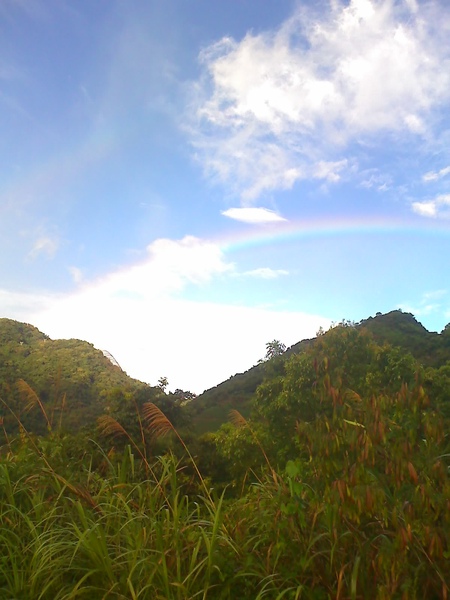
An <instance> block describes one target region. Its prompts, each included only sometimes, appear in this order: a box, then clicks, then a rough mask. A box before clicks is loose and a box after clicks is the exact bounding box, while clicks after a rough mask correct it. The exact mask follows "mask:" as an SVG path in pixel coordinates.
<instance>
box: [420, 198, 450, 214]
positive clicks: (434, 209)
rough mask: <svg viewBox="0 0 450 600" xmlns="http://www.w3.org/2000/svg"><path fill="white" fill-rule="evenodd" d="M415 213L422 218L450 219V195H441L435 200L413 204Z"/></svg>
mask: <svg viewBox="0 0 450 600" xmlns="http://www.w3.org/2000/svg"><path fill="white" fill-rule="evenodd" d="M411 206H412V209H413V212H415V213H417V214H418V215H421V216H422V217H432V218H436V217H444V218H448V217H450V209H449V208H448V207H450V194H441V195H439V196H437V197H436V198H434V199H433V200H423V201H422V202H419V201H417V202H413V203H412V205H411Z"/></svg>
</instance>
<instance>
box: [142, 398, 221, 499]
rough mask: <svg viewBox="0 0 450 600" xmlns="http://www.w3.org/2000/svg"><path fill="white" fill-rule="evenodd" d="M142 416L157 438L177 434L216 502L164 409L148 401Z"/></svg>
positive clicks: (199, 476) (207, 492) (208, 494)
mask: <svg viewBox="0 0 450 600" xmlns="http://www.w3.org/2000/svg"><path fill="white" fill-rule="evenodd" d="M142 418H143V421H144V422H145V423H146V425H147V428H148V430H149V431H150V433H151V434H152V435H153V437H154V438H155V439H159V438H163V437H165V436H167V435H169V434H170V433H174V434H175V436H176V437H177V438H178V440H179V442H180V444H181V445H182V446H183V448H184V450H185V452H186V454H187V455H188V456H189V458H190V460H191V462H192V465H193V467H194V469H195V471H196V473H197V475H198V478H199V480H200V482H201V484H202V486H203V489H204V490H205V492H206V495H207V496H208V499H209V500H210V501H211V502H212V503H213V504H214V502H213V500H212V498H211V495H210V492H209V490H208V488H207V487H206V484H205V480H204V479H203V477H202V474H201V473H200V471H199V470H198V467H197V464H196V462H195V460H194V457H193V456H192V454H191V453H190V451H189V448H188V447H187V446H186V444H185V443H184V440H183V439H182V437H181V436H180V434H179V433H178V431H177V430H176V429H175V427H174V426H173V425H172V423H171V422H170V421H169V419H168V418H167V417H166V415H165V414H164V413H163V411H162V410H161V409H160V408H159V407H158V406H156V404H153V402H146V403H145V404H144V405H143V406H142Z"/></svg>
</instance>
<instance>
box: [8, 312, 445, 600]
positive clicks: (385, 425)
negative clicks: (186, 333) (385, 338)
mask: <svg viewBox="0 0 450 600" xmlns="http://www.w3.org/2000/svg"><path fill="white" fill-rule="evenodd" d="M368 329H369V328H363V327H359V326H358V327H356V326H354V325H352V324H350V323H342V324H340V325H339V326H337V327H334V328H332V329H331V330H330V331H329V332H327V333H324V332H321V334H320V335H319V336H318V337H317V339H316V340H315V341H314V343H308V344H305V345H304V346H303V349H302V351H301V352H298V353H295V352H291V353H289V354H288V353H286V354H287V356H285V354H284V353H276V354H275V355H274V357H273V358H272V359H271V360H269V361H268V362H266V363H265V364H264V365H261V367H263V372H264V381H263V382H262V384H260V385H259V387H258V388H257V391H256V394H255V395H254V397H253V400H252V401H251V403H250V406H249V410H248V412H247V414H246V415H242V414H241V413H240V412H238V411H237V410H236V409H234V410H233V411H232V414H231V419H230V422H229V423H227V424H225V425H223V426H222V427H221V428H220V429H219V430H218V431H216V432H209V433H207V434H204V435H202V436H198V435H194V434H193V433H192V432H190V430H189V427H188V425H189V423H188V421H189V419H190V418H192V415H194V417H195V409H194V410H192V406H193V405H194V407H195V403H196V402H197V400H196V399H195V398H192V395H190V394H189V393H186V392H182V391H181V390H177V393H176V394H164V392H163V390H162V389H159V391H158V390H154V397H149V396H146V395H145V394H143V393H142V390H140V389H139V387H137V388H135V389H132V388H130V387H129V386H128V387H124V388H121V387H120V386H116V387H114V388H111V391H110V392H109V396H108V404H106V405H105V406H104V408H105V411H104V413H103V414H102V415H101V416H99V418H98V419H97V420H96V422H95V424H96V427H95V428H94V427H92V428H91V430H90V431H88V430H85V431H79V432H69V431H67V429H65V428H64V425H63V420H64V416H65V415H64V414H63V415H62V417H63V419H62V422H59V421H58V422H55V423H54V424H53V426H52V427H50V428H49V431H48V432H47V434H46V435H45V436H37V435H35V433H32V432H31V431H29V429H28V428H27V426H26V424H25V423H24V422H23V421H22V420H21V418H20V415H21V412H20V411H16V410H13V413H14V415H15V417H14V416H13V415H12V413H11V412H10V413H9V414H10V419H14V418H16V421H17V423H16V425H17V427H16V428H14V427H10V426H9V423H6V421H5V420H3V421H2V423H3V425H4V431H3V445H2V447H1V452H0V516H1V518H0V538H1V543H0V597H1V598H3V597H4V598H15V599H21V598H22V599H27V600H34V599H36V600H38V599H39V600H47V599H48V600H50V599H51V600H54V599H57V600H69V599H75V598H86V599H92V600H97V599H98V600H100V599H109V598H110V599H115V600H116V599H130V598H131V599H133V600H137V599H140V600H145V599H153V598H156V599H158V598H159V599H163V598H164V599H180V600H181V599H183V600H186V599H190V598H192V599H194V598H203V599H206V598H211V599H215V598H217V599H219V598H223V599H226V598H229V599H235V598H239V599H243V600H246V599H248V600H250V599H251V600H253V599H261V600H262V599H264V598H266V599H273V600H278V599H280V600H281V599H282V598H285V599H294V598H305V599H321V598H324V599H326V598H340V599H344V598H352V599H363V598H364V599H365V598H374V599H380V600H381V599H383V600H384V599H386V600H387V599H391V598H399V599H416V598H431V599H433V598H436V599H437V598H447V597H448V593H449V582H450V560H449V559H450V442H449V436H448V430H449V418H448V415H449V412H450V411H449V403H450V398H449V393H450V363H448V362H446V361H445V360H443V359H442V356H444V354H445V352H444V351H442V353H441V359H440V360H439V361H435V362H432V361H429V362H426V363H424V362H423V361H421V360H418V357H417V356H415V355H414V354H412V353H409V352H407V351H406V350H405V347H401V346H400V345H397V346H392V345H388V344H385V343H384V342H381V343H380V338H379V337H378V338H376V337H375V336H374V335H373V333H371V332H370V331H369V330H368ZM36 331H37V330H35V331H31V334H33V335H35V334H36ZM28 333H29V332H28ZM444 338H445V336H444V335H443V334H441V336H439V337H438V338H437V339H438V340H439V347H440V348H441V350H442V348H444V350H445V344H444V343H443V341H445V339H444ZM433 360H434V359H433ZM9 385H16V387H17V388H18V390H19V391H20V390H22V394H25V392H26V394H25V396H26V397H25V396H24V397H22V396H20V395H19V396H18V398H17V399H14V401H17V402H22V403H28V404H30V403H31V405H32V411H33V412H36V413H37V414H40V415H41V417H42V418H43V420H44V422H45V421H46V419H45V417H44V416H43V415H44V414H47V412H49V411H47V408H48V406H51V405H49V404H48V403H47V402H44V401H41V399H40V396H39V394H38V393H36V391H35V390H34V389H33V388H32V387H31V385H29V383H28V382H26V381H24V380H23V382H22V383H21V384H19V385H17V382H15V383H14V382H12V381H10V384H9ZM27 386H28V387H27ZM4 389H5V390H7V386H5V388H4ZM33 394H34V396H33ZM2 402H3V406H4V407H5V411H7V410H9V408H11V407H9V405H8V396H6V397H3V398H2ZM7 407H8V408H7ZM161 408H162V409H163V411H165V412H166V414H164V412H163V411H162V410H161ZM22 412H23V411H22ZM47 417H48V415H47Z"/></svg>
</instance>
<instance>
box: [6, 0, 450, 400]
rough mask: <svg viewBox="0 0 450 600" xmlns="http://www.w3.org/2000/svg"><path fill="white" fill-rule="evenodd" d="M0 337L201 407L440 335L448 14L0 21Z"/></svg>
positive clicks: (112, 9)
mask: <svg viewBox="0 0 450 600" xmlns="http://www.w3.org/2000/svg"><path fill="white" fill-rule="evenodd" d="M0 27H1V31H0V50H1V52H0V85H1V90H0V105H1V111H0V123H1V132H2V134H1V144H0V175H1V176H0V244H1V246H0V249H1V252H0V257H1V258H0V317H8V318H12V319H16V320H19V321H25V322H29V323H31V324H33V325H35V326H36V327H38V328H39V329H40V330H41V331H43V332H44V333H46V334H48V335H49V336H50V337H52V338H78V339H83V340H86V341H88V342H91V343H92V344H94V346H95V347H97V348H99V349H104V350H108V351H109V352H110V353H111V354H112V355H113V356H114V357H115V358H116V359H117V361H118V362H119V363H120V365H121V366H122V368H123V369H124V370H125V371H126V372H127V373H128V374H129V375H131V376H132V377H136V378H138V379H140V380H142V381H146V382H148V383H151V384H153V385H155V384H156V383H157V381H158V379H159V378H160V377H163V376H165V377H167V378H168V380H169V384H170V385H169V387H170V389H175V388H182V389H184V390H191V391H193V392H196V393H200V392H202V391H203V390H204V389H206V388H209V387H212V386H214V385H216V384H218V383H220V382H221V381H223V380H225V379H227V378H228V377H230V376H232V375H234V374H235V373H236V372H240V371H244V370H246V369H248V368H250V367H251V366H252V365H254V364H256V363H257V361H258V360H259V359H260V358H262V357H263V356H264V354H265V343H266V342H268V341H270V340H273V339H279V340H281V341H282V342H283V343H284V344H286V345H287V346H290V345H292V344H294V343H296V342H298V341H299V340H301V339H304V338H308V337H313V336H315V334H316V332H317V330H318V329H319V328H320V327H323V328H325V329H327V328H328V326H329V325H330V324H331V323H332V322H333V321H340V320H341V319H349V320H354V321H359V320H361V319H364V318H367V317H369V316H371V315H372V316H373V315H375V313H376V312H378V311H380V312H387V311H390V310H393V309H396V308H401V309H402V310H404V311H407V312H412V313H413V314H414V315H415V316H416V318H417V319H418V320H419V321H420V322H421V323H422V324H423V325H424V326H425V327H426V328H427V329H429V330H431V331H441V330H442V329H443V328H444V326H445V325H446V324H447V323H448V322H449V321H450V288H449V283H448V282H449V280H450V277H449V275H450V266H449V257H450V220H449V219H450V7H449V5H448V3H447V2H446V1H445V0H430V1H428V0H385V1H383V0H345V1H344V0H324V1H323V2H316V1H313V0H310V1H306V0H303V1H301V0H300V1H291V0H264V2H260V1H258V0H242V1H239V2H211V1H209V0H190V1H189V2H185V1H183V0H165V1H164V2H160V1H157V0H149V1H145V2H144V1H141V0H129V1H127V2H121V1H119V0H99V1H98V2H90V1H88V0H77V1H75V0H64V1H60V0H20V1H19V0H4V1H3V2H1V4H0Z"/></svg>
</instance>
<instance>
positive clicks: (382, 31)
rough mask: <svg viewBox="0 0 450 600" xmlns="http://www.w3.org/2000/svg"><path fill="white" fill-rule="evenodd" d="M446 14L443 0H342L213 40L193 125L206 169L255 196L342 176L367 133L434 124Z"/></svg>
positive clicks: (447, 65)
mask: <svg viewBox="0 0 450 600" xmlns="http://www.w3.org/2000/svg"><path fill="white" fill-rule="evenodd" d="M449 22H450V18H449V15H448V13H447V12H446V11H445V10H439V6H438V4H436V5H434V4H433V5H431V4H424V5H421V6H419V5H418V4H417V3H416V2H415V1H414V0H398V1H396V2H377V1H375V0H351V1H350V2H349V3H348V4H347V3H344V2H342V1H339V0H334V1H332V2H330V6H329V9H328V10H323V7H321V9H317V11H316V12H314V9H313V8H305V7H302V6H300V7H299V8H298V10H297V12H296V13H295V14H294V15H293V17H292V18H291V19H289V20H288V21H286V22H285V23H284V24H283V25H282V26H281V27H280V28H279V29H278V30H277V31H269V32H265V33H259V34H253V33H247V35H246V36H245V37H244V38H243V39H242V40H240V41H236V40H234V39H232V38H230V37H226V38H223V39H222V40H220V41H218V42H217V43H215V44H213V45H211V46H209V47H207V48H205V49H204V50H203V52H202V53H201V56H200V59H201V64H202V66H203V69H204V72H203V79H202V80H201V81H200V82H198V84H197V88H196V92H197V96H196V105H195V107H194V109H195V110H194V112H195V114H196V117H197V122H196V124H195V126H193V129H196V136H195V138H194V143H195V145H196V147H197V150H198V153H199V156H200V159H201V160H202V161H203V163H204V165H205V169H206V171H207V172H208V173H209V174H211V175H213V176H215V177H218V178H219V179H220V180H222V181H224V182H226V183H228V184H229V185H231V186H232V187H234V188H235V190H236V191H238V192H239V193H240V194H241V197H242V199H243V200H244V201H246V202H248V201H251V200H254V199H255V198H257V197H258V196H259V195H261V194H262V193H264V192H266V191H269V190H273V189H287V188H290V187H292V185H293V184H294V183H295V181H297V180H300V179H306V178H308V179H312V178H315V177H318V178H324V179H326V180H328V181H338V180H339V178H340V175H339V171H345V170H346V169H347V168H348V164H349V163H346V160H347V159H348V157H345V154H348V153H349V152H350V153H351V150H350V149H349V148H350V146H351V145H352V144H358V143H360V142H361V141H362V140H364V139H370V140H371V141H372V143H373V140H374V139H376V138H375V136H377V135H379V134H386V133H388V134H390V133H391V134H395V135H396V136H397V137H398V135H399V134H402V133H403V134H405V135H409V136H411V135H413V136H418V135H419V136H420V135H424V134H426V133H427V132H428V131H429V129H430V127H431V125H430V123H431V121H432V120H430V115H433V116H434V113H433V112H432V111H434V110H435V109H436V110H439V108H440V107H442V106H443V104H445V103H446V102H448V99H449V96H450V57H449V44H448V33H449ZM191 108H192V107H191ZM384 143H385V140H384ZM327 164H329V165H336V166H338V168H331V169H327V168H321V167H320V165H327Z"/></svg>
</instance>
